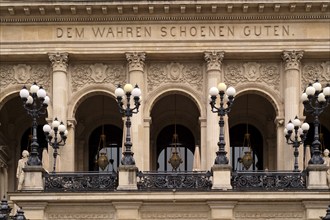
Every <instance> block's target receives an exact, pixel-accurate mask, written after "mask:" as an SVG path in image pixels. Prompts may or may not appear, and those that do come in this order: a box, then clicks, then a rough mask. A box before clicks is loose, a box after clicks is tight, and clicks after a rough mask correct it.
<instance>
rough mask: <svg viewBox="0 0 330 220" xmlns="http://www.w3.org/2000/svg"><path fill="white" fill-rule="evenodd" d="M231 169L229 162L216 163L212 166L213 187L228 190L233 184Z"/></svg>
mask: <svg viewBox="0 0 330 220" xmlns="http://www.w3.org/2000/svg"><path fill="white" fill-rule="evenodd" d="M231 169H232V167H231V166H230V165H228V164H215V165H213V167H212V172H213V178H212V189H220V190H228V189H232V188H233V187H232V186H231Z"/></svg>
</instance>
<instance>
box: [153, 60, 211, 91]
mask: <svg viewBox="0 0 330 220" xmlns="http://www.w3.org/2000/svg"><path fill="white" fill-rule="evenodd" d="M203 80H204V79H203V72H202V66H201V65H200V64H192V63H189V64H182V63H177V62H173V63H170V64H164V63H153V64H151V65H150V66H149V67H148V70H147V83H148V91H149V92H150V91H152V90H154V89H155V88H157V87H159V86H161V85H164V84H168V83H188V84H190V85H191V86H193V87H194V88H195V89H197V90H198V91H200V92H201V91H202V89H203Z"/></svg>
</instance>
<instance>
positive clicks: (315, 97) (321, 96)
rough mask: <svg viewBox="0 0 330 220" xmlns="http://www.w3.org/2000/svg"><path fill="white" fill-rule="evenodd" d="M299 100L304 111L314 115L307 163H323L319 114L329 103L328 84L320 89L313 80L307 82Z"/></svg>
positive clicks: (329, 92)
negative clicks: (310, 148)
mask: <svg viewBox="0 0 330 220" xmlns="http://www.w3.org/2000/svg"><path fill="white" fill-rule="evenodd" d="M301 101H302V102H303V104H304V108H305V111H306V112H308V113H311V114H312V116H314V141H313V143H312V154H313V155H312V158H311V159H310V160H309V162H308V163H309V164H323V163H324V160H323V158H322V157H321V151H320V146H321V142H320V136H319V125H320V121H319V116H320V115H321V113H322V112H323V111H324V109H325V108H326V107H327V106H328V105H329V103H330V84H327V85H326V87H325V88H323V91H322V85H321V83H319V82H318V80H315V82H314V83H313V84H311V83H310V84H309V85H308V87H307V88H306V89H305V91H304V93H303V94H302V96H301Z"/></svg>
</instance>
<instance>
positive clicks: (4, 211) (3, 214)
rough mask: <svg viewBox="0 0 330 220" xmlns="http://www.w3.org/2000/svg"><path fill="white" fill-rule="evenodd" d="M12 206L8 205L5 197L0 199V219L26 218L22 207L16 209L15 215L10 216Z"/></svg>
mask: <svg viewBox="0 0 330 220" xmlns="http://www.w3.org/2000/svg"><path fill="white" fill-rule="evenodd" d="M11 210H12V208H10V207H9V205H8V202H7V200H6V199H5V197H4V198H3V199H2V200H1V204H0V220H26V218H25V216H24V211H23V210H22V208H20V209H19V210H17V213H16V215H15V216H10V215H9V214H10V212H11Z"/></svg>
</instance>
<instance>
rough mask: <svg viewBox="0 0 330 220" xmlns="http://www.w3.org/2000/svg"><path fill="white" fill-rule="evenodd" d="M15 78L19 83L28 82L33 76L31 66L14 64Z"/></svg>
mask: <svg viewBox="0 0 330 220" xmlns="http://www.w3.org/2000/svg"><path fill="white" fill-rule="evenodd" d="M13 68H14V72H15V79H16V81H17V82H18V83H26V82H27V81H28V80H29V79H30V78H31V72H30V71H31V66H28V65H26V64H19V65H17V66H14V67H13Z"/></svg>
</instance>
